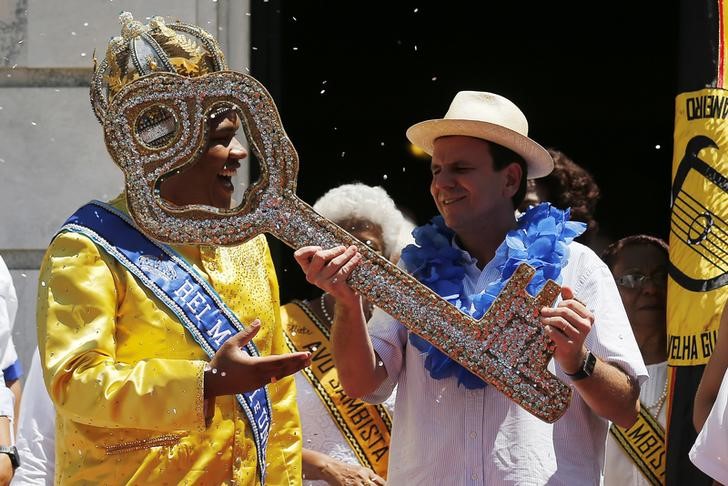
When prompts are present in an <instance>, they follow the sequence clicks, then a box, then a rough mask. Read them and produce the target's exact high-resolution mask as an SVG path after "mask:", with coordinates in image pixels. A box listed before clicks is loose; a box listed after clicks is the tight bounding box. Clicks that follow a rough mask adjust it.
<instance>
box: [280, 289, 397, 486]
mask: <svg viewBox="0 0 728 486" xmlns="http://www.w3.org/2000/svg"><path fill="white" fill-rule="evenodd" d="M281 314H282V317H283V321H284V322H283V331H284V333H285V337H286V344H287V345H288V348H289V349H290V350H291V351H292V352H295V351H310V352H311V366H309V367H308V368H304V369H303V370H301V371H302V372H303V374H304V376H305V377H306V379H308V381H309V382H310V383H311V386H312V387H313V389H314V390H316V394H317V395H318V396H319V398H320V399H321V402H322V403H323V404H324V408H325V409H326V410H327V411H328V412H329V415H330V416H331V418H332V420H333V421H334V423H335V424H336V426H337V427H338V429H339V430H340V431H341V433H342V435H343V436H344V437H345V438H346V441H347V442H348V443H349V445H350V446H351V449H352V450H353V451H354V454H356V457H357V459H358V460H359V463H360V464H361V465H362V466H364V467H368V468H369V469H371V470H372V471H374V472H375V473H377V474H378V475H379V476H381V477H383V478H385V479H386V477H387V463H388V461H389V438H390V435H391V431H392V418H391V417H390V416H389V413H388V412H387V410H386V409H385V408H384V406H382V405H372V404H369V403H366V402H364V401H362V400H358V399H356V398H351V397H349V396H348V395H346V394H345V393H344V389H343V387H342V386H341V383H340V382H339V373H338V372H337V371H336V368H335V367H334V360H333V356H332V354H331V352H330V350H331V342H330V339H331V336H330V333H329V329H328V328H327V327H326V326H325V325H324V324H323V323H321V322H320V321H319V320H318V318H317V317H316V315H315V314H314V313H313V312H312V311H311V309H310V308H309V307H308V305H307V304H306V303H305V302H301V301H299V300H294V301H292V302H291V303H289V304H287V305H285V306H283V312H281Z"/></svg>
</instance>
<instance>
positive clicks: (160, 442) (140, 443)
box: [103, 434, 187, 456]
mask: <svg viewBox="0 0 728 486" xmlns="http://www.w3.org/2000/svg"><path fill="white" fill-rule="evenodd" d="M186 435H187V434H164V435H158V436H156V437H150V438H148V439H139V440H131V441H128V442H121V443H119V444H112V445H108V446H103V447H104V450H106V455H107V456H110V455H113V454H123V453H125V452H133V451H140V450H142V449H151V448H152V447H159V446H168V445H174V444H177V443H178V442H179V441H180V439H182V437H185V436H186Z"/></svg>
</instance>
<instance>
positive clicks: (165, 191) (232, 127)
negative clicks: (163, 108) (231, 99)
mask: <svg viewBox="0 0 728 486" xmlns="http://www.w3.org/2000/svg"><path fill="white" fill-rule="evenodd" d="M209 123H210V133H209V142H208V144H207V150H206V151H205V152H204V153H203V154H202V156H201V157H200V159H199V160H198V161H197V162H196V163H195V164H194V165H193V166H192V167H189V168H187V169H186V170H185V171H184V172H181V173H179V174H175V175H173V176H171V177H169V178H168V179H166V180H164V181H163V182H162V184H161V187H160V194H161V196H162V198H163V199H165V200H167V201H169V202H171V203H172V204H175V205H177V206H186V205H192V204H201V205H205V206H212V207H215V208H220V209H229V208H230V205H231V201H232V195H233V192H234V190H235V187H234V186H233V183H232V177H233V176H234V175H235V174H236V172H237V169H238V168H239V167H240V160H242V159H244V158H245V157H247V155H248V152H247V151H246V150H245V148H244V147H243V146H242V145H241V144H240V142H239V141H238V140H237V139H236V138H235V134H236V133H237V131H238V129H239V128H240V120H239V118H238V116H237V114H236V113H235V112H228V113H227V114H224V115H218V116H217V117H216V118H215V119H213V120H210V122H209Z"/></svg>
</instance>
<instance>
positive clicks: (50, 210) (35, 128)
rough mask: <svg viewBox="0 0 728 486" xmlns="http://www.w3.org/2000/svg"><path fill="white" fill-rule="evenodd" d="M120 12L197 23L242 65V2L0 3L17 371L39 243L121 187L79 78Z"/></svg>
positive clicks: (6, 232)
mask: <svg viewBox="0 0 728 486" xmlns="http://www.w3.org/2000/svg"><path fill="white" fill-rule="evenodd" d="M123 10H128V11H130V12H132V14H133V15H134V17H135V18H136V19H139V20H143V19H146V18H147V17H151V16H154V15H163V16H165V17H169V18H171V19H180V20H182V21H183V22H189V23H193V24H196V25H199V26H201V27H203V28H205V29H206V30H207V31H208V32H210V33H211V34H213V35H215V36H216V37H217V38H218V39H219V41H220V43H221V45H222V48H223V51H224V53H225V55H226V59H227V61H228V64H229V66H230V68H231V69H234V70H238V71H242V72H247V71H248V68H249V46H250V40H249V37H250V26H249V20H250V15H249V12H250V2H249V0H154V2H149V1H143V0H109V1H100V0H94V1H89V0H63V1H50V2H49V1H46V0H6V1H4V2H0V255H2V257H3V258H4V259H5V262H6V263H7V265H8V267H9V268H10V271H11V274H12V276H13V281H14V283H15V287H16V291H17V293H18V299H19V304H20V308H19V311H18V316H17V318H16V322H15V328H14V330H13V338H14V340H15V345H16V348H17V350H18V354H19V356H20V359H21V362H22V363H23V365H24V367H25V369H26V371H27V369H28V368H29V366H30V360H31V356H32V353H33V350H34V349H35V346H36V324H35V301H36V295H37V291H36V288H37V286H38V268H39V265H40V261H41V259H42V257H43V252H44V249H45V248H46V247H47V245H48V243H49V241H50V238H51V237H52V236H53V234H54V233H55V231H56V229H57V228H58V227H59V226H60V225H61V224H62V223H63V222H64V221H65V219H66V218H67V217H68V216H69V215H70V214H71V213H72V212H73V211H74V210H75V209H76V208H77V207H79V206H80V205H82V204H83V203H85V202H87V201H88V200H90V199H102V200H103V199H109V198H112V197H114V196H115V195H117V194H118V193H119V192H120V191H121V189H122V185H123V180H122V176H121V172H120V171H119V170H118V169H117V168H116V166H115V165H114V163H113V162H112V160H111V158H110V157H109V155H108V153H107V152H106V148H105V146H104V142H103V135H102V132H101V127H100V125H99V123H98V122H97V120H96V118H95V117H94V114H93V111H92V109H91V105H90V103H89V96H88V89H89V84H88V83H89V79H90V77H91V73H92V58H93V53H94V51H95V52H96V57H98V58H99V59H102V58H103V56H104V54H105V52H106V45H107V42H108V39H109V38H111V37H112V36H115V35H119V33H120V25H119V22H118V15H119V12H121V11H123Z"/></svg>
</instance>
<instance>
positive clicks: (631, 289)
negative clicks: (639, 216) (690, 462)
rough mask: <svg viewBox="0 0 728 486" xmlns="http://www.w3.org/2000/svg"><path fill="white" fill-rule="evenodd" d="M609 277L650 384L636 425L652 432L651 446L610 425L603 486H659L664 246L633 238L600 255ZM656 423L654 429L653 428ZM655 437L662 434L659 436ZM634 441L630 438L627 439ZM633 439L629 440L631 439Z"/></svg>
mask: <svg viewBox="0 0 728 486" xmlns="http://www.w3.org/2000/svg"><path fill="white" fill-rule="evenodd" d="M602 259H603V260H604V261H605V262H606V264H607V266H609V269H610V270H611V271H612V274H613V275H614V279H615V281H616V282H617V287H618V288H619V294H620V295H621V297H622V303H623V304H624V308H625V310H626V311H627V317H628V318H629V322H630V324H631V326H632V332H633V333H634V337H635V339H636V340H637V344H638V345H639V348H640V352H641V353H642V359H643V360H644V362H645V364H646V365H647V371H648V372H649V375H650V379H649V380H647V381H646V382H644V383H643V384H642V389H641V391H640V402H641V404H642V411H641V413H640V418H639V419H638V422H637V424H636V425H634V426H633V427H632V428H631V429H634V428H635V427H637V426H639V424H640V423H641V422H642V421H644V423H645V424H646V427H645V428H644V429H643V430H647V428H648V427H649V429H650V430H654V434H653V435H654V439H650V440H651V442H650V443H652V441H653V440H654V446H652V447H649V448H646V447H645V446H644V444H641V443H640V444H638V443H635V441H634V440H630V434H629V433H627V431H625V430H624V429H621V428H619V427H616V426H614V425H612V426H611V427H610V435H609V437H608V439H607V457H606V462H605V467H604V485H605V486H609V485H619V486H628V485H650V484H660V483H659V480H660V479H661V477H662V479H663V480H664V464H665V457H664V455H662V457H660V454H664V451H665V446H664V438H665V435H664V427H665V423H666V420H667V418H666V415H667V411H666V407H665V399H666V398H667V332H666V327H667V326H666V314H665V313H666V299H667V269H668V262H669V257H668V249H667V244H666V243H665V242H664V241H663V240H661V239H659V238H655V237H652V236H647V235H634V236H628V237H626V238H623V239H621V240H619V241H617V242H615V243H612V244H611V245H610V246H609V247H607V248H606V249H605V250H604V252H603V253H602ZM655 422H656V424H655ZM660 432H662V433H661V434H660ZM632 436H634V434H632ZM632 439H633V437H632Z"/></svg>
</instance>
